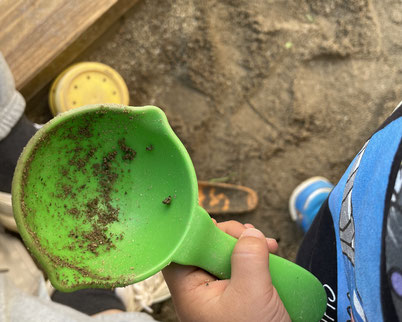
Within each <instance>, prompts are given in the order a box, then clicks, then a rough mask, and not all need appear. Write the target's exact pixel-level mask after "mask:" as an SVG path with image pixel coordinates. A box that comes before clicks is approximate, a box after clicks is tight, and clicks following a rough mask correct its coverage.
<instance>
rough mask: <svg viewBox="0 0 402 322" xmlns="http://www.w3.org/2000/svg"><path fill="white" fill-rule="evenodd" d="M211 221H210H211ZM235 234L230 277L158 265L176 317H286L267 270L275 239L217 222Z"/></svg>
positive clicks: (236, 320)
mask: <svg viewBox="0 0 402 322" xmlns="http://www.w3.org/2000/svg"><path fill="white" fill-rule="evenodd" d="M215 223H216V222H215ZM217 226H218V227H219V228H220V229H221V230H223V231H224V232H226V233H228V234H230V235H232V236H233V237H236V238H239V241H238V242H237V244H236V246H235V248H234V250H233V254H232V277H231V279H229V280H217V279H216V278H215V277H214V276H212V275H210V274H208V273H207V272H205V271H203V270H202V269H199V268H196V267H192V266H182V265H178V264H171V265H169V266H168V267H166V268H165V269H164V270H163V275H164V276H165V279H166V282H167V284H168V285H169V289H170V292H171V293H172V298H173V303H174V305H175V308H176V312H177V315H178V317H179V319H180V320H181V321H197V322H203V321H205V322H214V321H218V322H226V321H230V322H240V321H247V322H249V321H258V322H260V321H290V318H289V315H288V313H287V312H286V309H285V307H284V306H283V303H282V301H281V299H280V298H279V295H278V293H277V292H276V290H275V288H274V287H273V285H272V281H271V275H270V273H269V269H268V253H269V251H271V252H275V251H276V249H277V248H278V244H277V243H276V241H275V240H273V239H266V238H265V236H264V235H263V234H262V233H261V232H260V231H259V230H257V229H254V228H253V226H252V225H250V224H246V225H243V224H241V223H239V222H236V221H228V222H223V223H219V224H217Z"/></svg>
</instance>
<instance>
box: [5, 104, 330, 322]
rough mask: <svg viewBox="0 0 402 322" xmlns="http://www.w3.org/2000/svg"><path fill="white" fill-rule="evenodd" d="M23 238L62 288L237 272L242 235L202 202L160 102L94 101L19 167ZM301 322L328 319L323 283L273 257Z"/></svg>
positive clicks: (43, 132) (46, 135) (52, 126)
mask: <svg viewBox="0 0 402 322" xmlns="http://www.w3.org/2000/svg"><path fill="white" fill-rule="evenodd" d="M12 198H13V210H14V215H15V219H16V222H17V225H18V229H19V231H20V233H21V236H22V238H23V240H24V242H25V244H26V246H27V247H28V249H29V250H30V251H31V252H32V254H33V255H34V256H35V257H36V259H37V260H38V262H39V263H40V264H41V266H42V267H43V269H44V270H45V271H46V273H47V275H48V277H49V279H50V280H51V282H52V284H53V285H54V286H55V287H56V288H57V289H59V290H61V291H73V290H77V289H82V288H88V287H101V288H111V287H116V286H125V285H129V284H132V283H135V282H139V281H141V280H144V279H145V278H147V277H149V276H151V275H153V274H155V273H157V272H158V271H160V270H161V269H162V268H164V267H165V266H166V265H168V264H169V263H171V262H175V263H179V264H184V265H195V266H198V267H201V268H203V269H205V270H207V271H208V272H210V273H212V274H213V275H215V276H217V277H219V278H222V279H224V278H229V277H230V256H231V253H232V250H233V247H234V245H235V243H236V239H235V238H233V237H231V236H229V235H227V234H225V233H223V232H222V231H220V230H219V229H218V228H217V227H215V225H214V224H213V222H212V220H211V219H210V217H209V215H208V214H207V213H206V211H205V210H204V209H202V208H201V207H200V206H198V202H197V198H198V191H197V179H196V175H195V171H194V168H193V165H192V162H191V159H190V157H189V155H188V153H187V151H186V149H185V148H184V146H183V144H182V143H181V142H180V140H179V139H178V138H177V136H176V135H175V134H174V132H173V131H172V129H171V128H170V126H169V123H168V121H167V119H166V116H165V114H164V113H163V112H162V111H161V110H160V109H159V108H157V107H154V106H145V107H122V106H117V105H107V106H106V105H93V106H86V107H82V108H78V109H74V110H72V111H69V112H66V113H64V114H61V115H59V116H57V117H56V118H54V119H53V120H51V121H50V122H49V123H47V124H46V125H45V126H44V127H42V128H41V129H40V130H39V131H38V132H37V133H36V135H35V136H34V137H33V138H32V139H31V140H30V141H29V143H28V145H27V146H26V148H25V149H24V151H23V153H22V155H21V157H20V159H19V161H18V165H17V168H16V171H15V175H14V180H13V188H12ZM270 271H271V273H272V280H273V283H274V285H275V287H276V289H277V291H278V293H279V295H280V297H281V299H282V300H283V302H284V303H285V306H286V309H287V310H288V312H289V314H290V316H291V317H292V320H294V321H318V320H319V319H320V318H321V316H322V315H323V313H324V311H325V307H326V293H325V291H324V289H323V287H322V285H321V283H320V282H319V281H318V280H317V279H316V278H315V277H314V276H313V275H311V274H310V273H309V272H307V271H306V270H304V269H302V268H301V267H299V266H297V265H295V264H293V263H291V262H289V261H287V260H284V259H282V258H280V257H277V256H275V255H270Z"/></svg>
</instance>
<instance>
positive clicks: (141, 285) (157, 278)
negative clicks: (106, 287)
mask: <svg viewBox="0 0 402 322" xmlns="http://www.w3.org/2000/svg"><path fill="white" fill-rule="evenodd" d="M115 291H116V295H117V296H118V297H119V298H120V299H121V300H122V301H123V303H124V305H125V307H126V310H127V312H140V311H142V310H145V311H147V312H148V313H152V312H153V310H152V309H151V305H152V304H154V303H159V302H162V301H165V300H167V299H168V298H170V292H169V289H168V286H167V284H166V282H165V279H164V278H163V275H162V272H159V273H157V274H155V275H153V276H151V277H149V278H147V279H146V280H144V281H142V282H138V283H136V284H133V285H129V286H126V287H118V288H116V290H115Z"/></svg>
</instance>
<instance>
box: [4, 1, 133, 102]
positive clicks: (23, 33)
mask: <svg viewBox="0 0 402 322" xmlns="http://www.w3.org/2000/svg"><path fill="white" fill-rule="evenodd" d="M136 2H137V0H97V1H93V0H0V51H2V53H3V55H4V56H5V58H6V60H7V62H8V64H9V65H10V69H11V71H12V73H13V75H14V78H15V82H16V87H17V88H18V89H19V90H21V91H22V92H23V94H24V96H25V98H26V99H29V98H30V97H32V96H33V95H34V94H35V93H36V92H38V91H39V90H40V89H41V88H42V87H43V86H45V85H46V84H47V83H48V82H49V81H50V80H51V79H52V78H54V77H55V76H56V73H58V72H59V71H60V70H61V69H62V68H64V67H65V65H66V64H67V63H69V62H70V61H72V60H73V59H74V58H75V57H76V56H77V55H78V54H79V53H80V52H82V51H83V50H84V49H85V48H86V47H87V46H89V45H90V44H91V43H92V42H93V41H94V40H95V39H96V38H97V37H99V36H100V35H101V33H103V32H104V31H105V30H106V29H107V28H108V27H109V26H110V25H111V24H112V23H113V22H115V21H116V19H117V18H119V17H120V16H121V15H122V14H124V13H125V12H126V11H127V10H128V9H129V8H130V7H132V6H133V5H134V4H135V3H136ZM66 53H68V54H66ZM55 62H58V63H57V64H55ZM49 66H51V68H49Z"/></svg>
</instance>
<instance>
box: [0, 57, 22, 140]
mask: <svg viewBox="0 0 402 322" xmlns="http://www.w3.org/2000/svg"><path fill="white" fill-rule="evenodd" d="M24 109H25V100H24V98H23V97H22V95H21V94H20V93H19V92H18V91H17V90H16V89H15V83H14V78H13V75H12V74H11V71H10V68H9V67H8V65H7V62H6V60H5V58H4V56H3V55H2V54H1V52H0V140H2V139H3V138H5V137H6V136H7V134H8V133H9V132H10V131H11V129H12V128H13V126H14V125H15V124H16V123H17V121H18V120H19V119H20V117H21V116H22V113H24Z"/></svg>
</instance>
